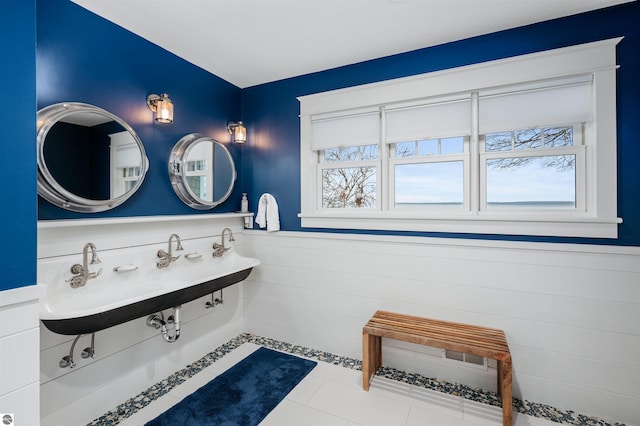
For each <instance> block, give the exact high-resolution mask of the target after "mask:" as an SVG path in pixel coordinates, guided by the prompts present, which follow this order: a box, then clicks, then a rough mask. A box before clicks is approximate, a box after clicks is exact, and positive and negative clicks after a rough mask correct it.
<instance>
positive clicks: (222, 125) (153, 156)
mask: <svg viewBox="0 0 640 426" xmlns="http://www.w3.org/2000/svg"><path fill="white" fill-rule="evenodd" d="M12 38H15V37H14V36H12ZM37 42H38V46H37V61H36V62H37V63H36V66H37V107H38V109H40V108H43V107H45V106H47V105H50V104H54V103H58V102H84V103H88V104H93V105H96V106H98V107H100V108H103V109H106V110H107V111H110V112H112V113H113V114H115V115H117V116H119V117H120V118H122V119H123V120H124V121H126V122H128V123H129V124H130V125H131V126H132V127H133V129H134V130H135V131H136V133H138V136H139V137H140V139H141V140H142V142H143V144H144V146H145V150H146V152H147V157H148V158H149V171H148V173H147V175H146V178H145V181H144V183H143V185H142V186H141V188H140V190H139V191H138V192H137V193H136V194H134V195H133V196H132V197H131V198H130V199H129V200H127V202H126V203H124V204H122V205H121V206H118V207H116V208H115V209H113V210H109V211H107V212H102V213H97V214H84V213H74V212H69V211H67V210H63V209H59V208H57V207H55V206H53V205H52V204H50V203H48V202H47V201H45V200H43V199H41V198H38V217H39V219H64V218H88V217H122V216H155V215H174V214H206V213H212V212H216V213H218V212H229V211H236V210H238V209H239V206H240V195H241V193H242V192H244V191H243V190H242V189H241V188H242V187H241V185H240V182H237V185H236V188H235V189H234V192H233V194H232V195H231V197H230V198H229V199H228V200H227V201H226V202H225V203H223V204H221V205H219V206H216V207H215V208H214V209H213V210H204V211H200V210H194V209H192V208H190V207H188V206H187V205H185V204H184V203H183V202H182V201H180V199H179V198H178V197H177V195H176V194H175V193H174V191H173V189H172V188H171V184H170V181H169V177H168V172H167V163H168V160H169V155H170V153H171V148H172V147H173V145H174V144H175V143H176V142H178V140H179V139H180V138H181V137H182V136H184V135H186V134H188V133H193V132H197V133H203V134H205V135H207V136H210V137H212V138H214V139H216V140H218V141H220V142H222V143H223V144H224V145H225V146H227V148H229V150H230V152H231V155H232V157H233V158H234V160H235V162H236V168H237V169H239V167H240V157H241V153H242V152H241V147H240V146H238V145H236V144H231V143H230V135H229V133H228V132H227V122H228V121H238V120H240V113H241V110H240V99H241V97H240V89H239V88H238V87H236V86H234V85H232V84H230V83H228V82H226V81H224V80H222V79H220V78H218V77H216V76H214V75H212V74H211V73H209V72H206V71H204V70H202V69H200V68H198V67H196V66H194V65H192V64H190V63H188V62H186V61H184V60H182V59H180V58H178V57H177V56H175V55H173V54H171V53H169V52H167V51H166V50H164V49H162V48H160V47H158V46H156V45H154V44H152V43H150V42H148V41H146V40H144V39H142V38H141V37H138V36H136V35H134V34H132V33H130V32H129V31H127V30H124V29H123V28H121V27H119V26H116V25H114V24H112V23H111V22H109V21H107V20H105V19H103V18H100V17H98V16H97V15H94V14H93V13H91V12H89V11H87V10H85V9H83V8H81V7H80V6H77V5H75V4H74V3H72V2H70V1H68V0H40V1H38V4H37ZM31 52H32V53H33V48H31ZM31 69H33V67H31ZM151 93H168V94H169V96H170V97H171V99H172V100H173V102H174V105H175V114H174V122H173V124H170V125H167V124H159V123H156V122H154V121H153V113H152V112H151V110H149V109H148V108H147V105H146V99H147V96H148V95H149V94H151ZM30 112H31V113H32V114H31V117H33V110H31V111H30ZM34 122H35V120H34V121H30V123H29V125H30V126H33V123H34ZM28 145H29V148H30V149H32V150H34V149H35V142H33V138H31V139H29V140H28ZM29 164H34V160H33V159H31V160H30V161H29Z"/></svg>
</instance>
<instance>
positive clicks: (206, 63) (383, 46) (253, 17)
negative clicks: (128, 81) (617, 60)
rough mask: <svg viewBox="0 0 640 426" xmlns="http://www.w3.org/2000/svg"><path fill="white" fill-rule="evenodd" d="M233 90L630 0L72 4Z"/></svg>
mask: <svg viewBox="0 0 640 426" xmlns="http://www.w3.org/2000/svg"><path fill="white" fill-rule="evenodd" d="M72 1H73V2H75V3H77V4H79V5H81V6H82V7H84V8H86V9H88V10H91V11H93V12H94V13H96V14H98V15H100V16H102V17H104V18H106V19H108V20H110V21H112V22H114V23H116V24H118V25H120V26H122V27H124V28H126V29H128V30H130V31H132V32H134V33H136V34H138V35H140V36H141V37H143V38H145V39H147V40H149V41H151V42H153V43H155V44H157V45H158V46H161V47H163V48H165V49H166V50H168V51H170V52H172V53H174V54H176V55H177V56H179V57H181V58H183V59H185V60H187V61H189V62H191V63H193V64H195V65H197V66H199V67H201V68H203V69H205V70H207V71H209V72H211V73H213V74H215V75H217V76H218V77H221V78H223V79H224V80H226V81H228V82H230V83H233V84H235V85H236V86H238V87H240V88H245V87H249V86H254V85H257V84H262V83H267V82H271V81H276V80H280V79H284V78H289V77H294V76H298V75H303V74H308V73H311V72H316V71H322V70H326V69H330V68H335V67H339V66H343V65H349V64H353V63H357V62H361V61H365V60H368V59H374V58H379V57H383V56H388V55H393V54H396V53H402V52H407V51H411V50H415V49H419V48H423V47H428V46H434V45H438V44H442V43H446V42H450V41H455V40H461V39H464V38H467V37H473V36H476V35H481V34H487V33H491V32H494V31H499V30H504V29H508V28H513V27H518V26H522V25H527V24H531V23H534V22H539V21H544V20H548V19H553V18H557V17H562V16H568V15H572V14H576V13H581V12H585V11H589V10H593V9H598V8H602V7H607V6H611V5H615V4H620V3H626V2H628V1H630V0H135V1H132V0H108V1H105V0H72Z"/></svg>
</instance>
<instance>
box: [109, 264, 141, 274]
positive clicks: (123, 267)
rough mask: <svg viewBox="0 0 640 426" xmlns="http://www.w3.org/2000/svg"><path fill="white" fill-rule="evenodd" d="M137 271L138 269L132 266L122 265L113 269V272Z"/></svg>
mask: <svg viewBox="0 0 640 426" xmlns="http://www.w3.org/2000/svg"><path fill="white" fill-rule="evenodd" d="M136 269H138V267H137V266H136V265H132V264H127V265H120V266H116V267H114V268H113V270H114V271H116V272H131V271H135V270H136Z"/></svg>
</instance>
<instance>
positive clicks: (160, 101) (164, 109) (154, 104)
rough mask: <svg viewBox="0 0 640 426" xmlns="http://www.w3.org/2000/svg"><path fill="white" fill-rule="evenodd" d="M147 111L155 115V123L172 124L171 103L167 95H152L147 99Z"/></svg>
mask: <svg viewBox="0 0 640 426" xmlns="http://www.w3.org/2000/svg"><path fill="white" fill-rule="evenodd" d="M147 105H149V109H150V110H151V111H153V112H155V113H156V121H157V122H159V123H173V102H172V101H171V99H170V98H169V95H167V94H166V93H163V94H162V95H156V94H152V95H149V96H148V97H147Z"/></svg>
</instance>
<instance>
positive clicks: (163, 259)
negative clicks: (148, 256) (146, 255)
mask: <svg viewBox="0 0 640 426" xmlns="http://www.w3.org/2000/svg"><path fill="white" fill-rule="evenodd" d="M174 239H175V240H176V251H180V250H183V248H182V244H181V243H180V237H179V236H178V234H171V235H170V236H169V251H168V252H166V251H164V250H162V249H160V250H158V260H156V266H157V267H158V268H159V269H162V268H166V267H168V266H169V264H171V262H175V261H176V260H178V258H179V257H180V255H178V256H172V253H171V246H172V244H171V242H172V241H173V240H174Z"/></svg>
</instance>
